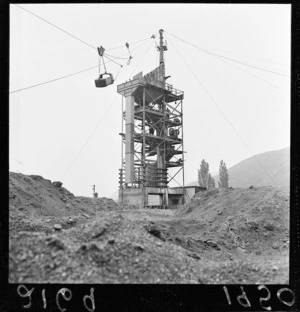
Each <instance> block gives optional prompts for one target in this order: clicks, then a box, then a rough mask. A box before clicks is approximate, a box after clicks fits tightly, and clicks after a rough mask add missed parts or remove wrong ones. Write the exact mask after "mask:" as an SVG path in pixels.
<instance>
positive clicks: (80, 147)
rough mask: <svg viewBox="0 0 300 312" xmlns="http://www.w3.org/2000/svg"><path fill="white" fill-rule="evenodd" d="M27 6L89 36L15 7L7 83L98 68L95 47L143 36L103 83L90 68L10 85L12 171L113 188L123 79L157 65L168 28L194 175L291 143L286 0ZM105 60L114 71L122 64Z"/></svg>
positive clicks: (119, 51)
mask: <svg viewBox="0 0 300 312" xmlns="http://www.w3.org/2000/svg"><path fill="white" fill-rule="evenodd" d="M21 6H22V7H23V8H25V9H27V10H29V11H31V12H32V13H34V14H36V15H38V16H39V17H41V18H43V19H45V20H47V21H49V22H51V23H52V24H54V25H56V26H58V27H60V28H61V29H63V30H65V31H67V32H69V33H70V34H72V35H73V36H75V37H77V38H80V39H81V40H82V41H83V42H81V41H79V40H76V39H75V38H72V37H71V36H69V35H67V34H66V33H64V32H63V31H61V30H59V29H57V28H55V27H54V26H51V25H50V24H48V23H46V22H44V21H42V20H41V19H38V18H37V17H35V16H33V15H31V14H29V13H28V12H26V11H24V10H22V9H21V8H20V7H18V6H16V5H14V4H11V5H10V91H11V92H12V91H16V90H19V89H22V88H26V87H29V86H32V85H36V84H39V83H43V82H47V81H50V80H54V79H57V78H60V77H63V76H67V75H70V74H72V73H75V72H79V71H82V70H85V69H88V68H90V67H93V66H97V64H98V54H97V51H96V49H94V48H92V47H91V46H94V47H96V46H100V45H102V46H104V47H105V48H106V49H107V51H106V52H107V53H109V54H111V55H113V56H118V57H120V56H121V55H122V57H127V56H128V55H129V54H128V50H127V49H126V47H125V43H126V42H129V43H134V42H136V41H139V40H143V39H145V40H144V41H140V42H137V43H135V44H132V45H130V51H131V54H132V56H133V59H132V61H131V63H130V64H129V65H127V64H126V62H127V60H126V59H115V60H116V61H117V62H119V63H120V64H124V66H123V67H122V70H121V71H120V73H119V75H118V77H117V80H116V82H115V83H114V84H113V85H112V86H109V87H107V88H102V89H97V88H96V87H95V85H94V79H96V78H97V76H98V68H94V69H91V70H88V71H84V72H82V73H80V74H77V75H73V76H71V77H67V78H64V79H60V80H57V81H54V82H51V83H47V84H43V85H40V86H37V87H34V88H29V89H26V90H23V91H20V92H14V93H11V94H10V168H9V169H10V171H14V172H22V173H24V174H37V175H41V176H43V177H44V178H46V179H50V180H52V181H56V180H59V181H62V182H63V186H64V187H66V188H67V189H69V190H70V191H71V192H73V193H74V194H75V195H84V196H91V194H92V185H93V184H95V185H96V191H97V192H98V193H99V196H100V197H102V196H106V197H111V196H112V194H113V193H115V192H116V190H117V189H118V170H119V168H120V167H121V138H120V136H119V132H121V95H119V94H118V93H117V85H118V84H120V83H122V82H124V81H126V80H128V79H129V78H132V76H133V75H135V74H137V73H138V72H140V71H143V73H144V74H146V73H147V72H149V71H151V70H152V69H154V68H155V67H157V66H158V52H157V51H156V49H155V42H157V43H158V30H159V29H161V28H162V29H164V30H165V31H166V32H165V38H166V40H167V43H168V51H167V52H166V54H165V64H166V74H167V75H170V76H171V78H170V79H169V80H168V82H169V83H171V84H173V86H174V87H175V88H177V89H179V90H182V91H184V101H183V111H184V118H183V123H184V149H185V151H186V152H187V153H186V154H185V160H186V163H185V178H186V179H185V180H186V183H189V182H191V181H193V180H196V179H197V169H198V168H199V165H200V162H201V160H202V159H203V158H204V159H205V160H206V161H207V162H209V164H210V171H211V172H217V171H218V166H219V162H220V160H221V159H223V160H224V161H225V163H226V165H227V168H229V167H231V166H233V165H235V164H236V163H238V162H239V161H241V160H243V159H245V158H248V157H251V156H253V155H254V154H258V153H262V152H266V151H270V150H276V149H281V148H284V147H287V146H290V78H289V76H290V28H291V24H290V23H291V6H290V5H288V4H286V5H285V4H278V5H271V4H265V5H263V4H248V5H245V4H41V5H40V4H21ZM153 34H155V35H156V39H151V36H152V35H153ZM174 36H177V37H179V38H180V39H182V40H185V41H187V42H189V43H190V44H187V43H185V42H183V41H180V40H179V39H177V38H175V37H174ZM191 44H193V45H196V46H198V47H199V48H203V49H206V52H204V51H203V50H201V49H197V48H195V47H194V46H192V45H191ZM90 45H91V46H90ZM120 46H121V47H120ZM115 47H117V48H116V49H113V48H115ZM110 49H111V50H110ZM209 53H215V54H214V55H212V54H209ZM216 54H217V55H218V56H217V55H216ZM232 60H235V62H233V61H232ZM245 64H248V66H246V65H245ZM106 66H107V70H108V71H109V72H112V73H113V74H114V75H116V74H117V73H118V72H119V70H120V69H121V67H120V66H119V65H118V64H115V63H112V62H110V63H107V65H106ZM229 183H230V181H229Z"/></svg>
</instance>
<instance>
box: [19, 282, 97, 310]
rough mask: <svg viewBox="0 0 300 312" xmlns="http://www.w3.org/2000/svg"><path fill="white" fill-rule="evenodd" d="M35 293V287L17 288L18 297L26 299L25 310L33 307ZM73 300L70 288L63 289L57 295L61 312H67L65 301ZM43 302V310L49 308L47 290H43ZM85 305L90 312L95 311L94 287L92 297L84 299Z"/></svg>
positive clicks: (20, 286)
mask: <svg viewBox="0 0 300 312" xmlns="http://www.w3.org/2000/svg"><path fill="white" fill-rule="evenodd" d="M33 291H34V287H33V288H32V289H30V290H29V289H27V287H26V286H24V285H19V286H18V288H17V292H18V295H19V296H20V297H21V298H26V304H24V305H23V307H24V308H25V309H29V308H30V307H31V304H32V302H31V295H32V293H33ZM71 299H72V291H71V290H70V289H68V288H61V289H60V290H59V291H58V292H57V293H56V305H57V307H58V309H59V310H60V311H61V312H65V311H66V310H67V309H66V308H64V307H63V300H64V301H70V300H71ZM42 301H43V308H44V309H46V308H47V297H46V290H45V289H43V290H42ZM82 301H83V305H84V307H85V308H86V310H87V311H89V312H94V311H95V298H94V288H93V287H92V288H91V290H90V295H85V296H84V297H83V298H82Z"/></svg>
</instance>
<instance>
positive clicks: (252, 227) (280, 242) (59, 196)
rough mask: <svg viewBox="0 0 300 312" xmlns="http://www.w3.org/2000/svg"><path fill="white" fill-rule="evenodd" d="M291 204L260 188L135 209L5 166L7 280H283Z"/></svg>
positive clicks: (216, 192)
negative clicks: (78, 193) (7, 183)
mask: <svg viewBox="0 0 300 312" xmlns="http://www.w3.org/2000/svg"><path fill="white" fill-rule="evenodd" d="M288 208H289V202H288V197H287V196H286V194H284V193H282V192H281V191H279V190H276V189H273V188H268V187H263V188H258V189H232V190H220V189H215V190H209V191H205V192H201V193H199V194H197V195H196V196H195V197H194V198H193V199H192V201H191V202H190V203H189V204H187V205H185V206H184V207H183V208H181V209H179V210H178V211H175V210H157V209H137V207H134V206H128V205H127V206H120V205H118V204H117V203H115V202H114V201H113V200H112V199H108V198H97V199H96V198H88V197H76V196H74V195H73V194H72V193H70V192H69V191H68V190H66V189H65V188H63V187H57V186H54V185H53V183H51V181H50V180H45V179H43V178H42V177H40V176H26V175H23V174H16V173H10V211H9V213H10V224H9V229H10V232H9V250H10V253H9V282H11V283H31V282H32V283H39V282H44V283H243V284H246V283H251V284H253V283H260V284H262V283H263V284H268V283H275V284H280V283H287V282H288V247H289V237H288V236H289V231H288V221H289V212H288V211H289V209H288Z"/></svg>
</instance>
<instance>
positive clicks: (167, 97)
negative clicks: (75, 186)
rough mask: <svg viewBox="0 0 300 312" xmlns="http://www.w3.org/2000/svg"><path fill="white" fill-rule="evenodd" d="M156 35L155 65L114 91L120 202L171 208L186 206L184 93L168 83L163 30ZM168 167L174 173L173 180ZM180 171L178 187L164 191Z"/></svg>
mask: <svg viewBox="0 0 300 312" xmlns="http://www.w3.org/2000/svg"><path fill="white" fill-rule="evenodd" d="M159 33H160V41H159V46H157V50H158V51H159V54H160V57H159V61H160V64H159V66H158V67H157V68H156V69H154V70H153V71H151V72H150V73H148V74H146V75H145V76H143V73H142V72H141V73H139V74H137V75H135V76H134V77H133V79H132V80H130V81H128V82H125V83H122V84H120V85H118V86H117V92H118V93H119V94H121V95H122V132H121V133H120V135H121V137H122V152H121V165H122V166H121V169H120V173H119V201H120V202H122V203H125V202H127V203H130V204H135V205H138V206H142V207H160V208H166V207H169V206H170V205H172V203H173V205H174V204H183V203H184V150H183V147H184V144H183V109H182V106H183V96H184V93H183V91H180V90H177V89H175V88H174V87H173V86H172V85H170V84H168V83H166V79H167V78H168V77H166V76H165V62H164V52H165V51H166V50H167V44H166V42H165V41H164V38H163V30H162V29H160V30H159ZM124 98H125V110H124V101H123V99H124ZM124 121H125V133H124ZM124 147H125V154H124ZM169 168H176V169H177V170H176V172H175V174H173V176H171V175H170V173H169V170H168V169H169ZM180 171H182V187H181V188H170V187H168V183H169V182H170V181H172V180H173V179H174V178H175V176H176V175H177V174H178V173H179V172H180ZM170 201H171V202H170Z"/></svg>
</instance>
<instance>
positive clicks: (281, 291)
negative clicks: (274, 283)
mask: <svg viewBox="0 0 300 312" xmlns="http://www.w3.org/2000/svg"><path fill="white" fill-rule="evenodd" d="M240 289H241V293H242V294H241V295H239V296H237V298H236V299H237V301H238V303H239V304H240V305H241V306H243V307H245V308H250V307H251V303H250V301H249V299H248V298H247V295H246V293H245V291H244V288H243V286H240ZM257 289H258V290H259V291H261V293H263V291H264V293H263V295H264V296H263V297H262V296H261V297H260V298H259V303H260V306H261V307H262V308H263V309H265V310H267V311H271V310H272V307H270V306H268V305H266V303H265V302H266V301H269V300H270V299H271V292H270V290H269V289H268V287H267V286H265V285H259V286H258V287H257ZM223 290H224V292H225V295H226V299H227V302H228V304H229V305H231V304H232V303H231V298H230V295H229V292H228V289H227V287H226V286H223ZM265 293H266V294H265ZM283 294H285V296H284V295H283ZM287 294H289V295H290V296H291V297H292V299H291V300H289V301H287V300H286V299H285V300H284V299H283V298H285V297H286V296H287ZM276 295H277V298H278V300H279V301H280V302H282V303H283V304H285V305H287V306H289V307H291V306H292V305H294V303H295V294H294V292H293V291H292V290H291V289H289V288H281V289H279V290H278V291H277V294H276Z"/></svg>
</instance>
